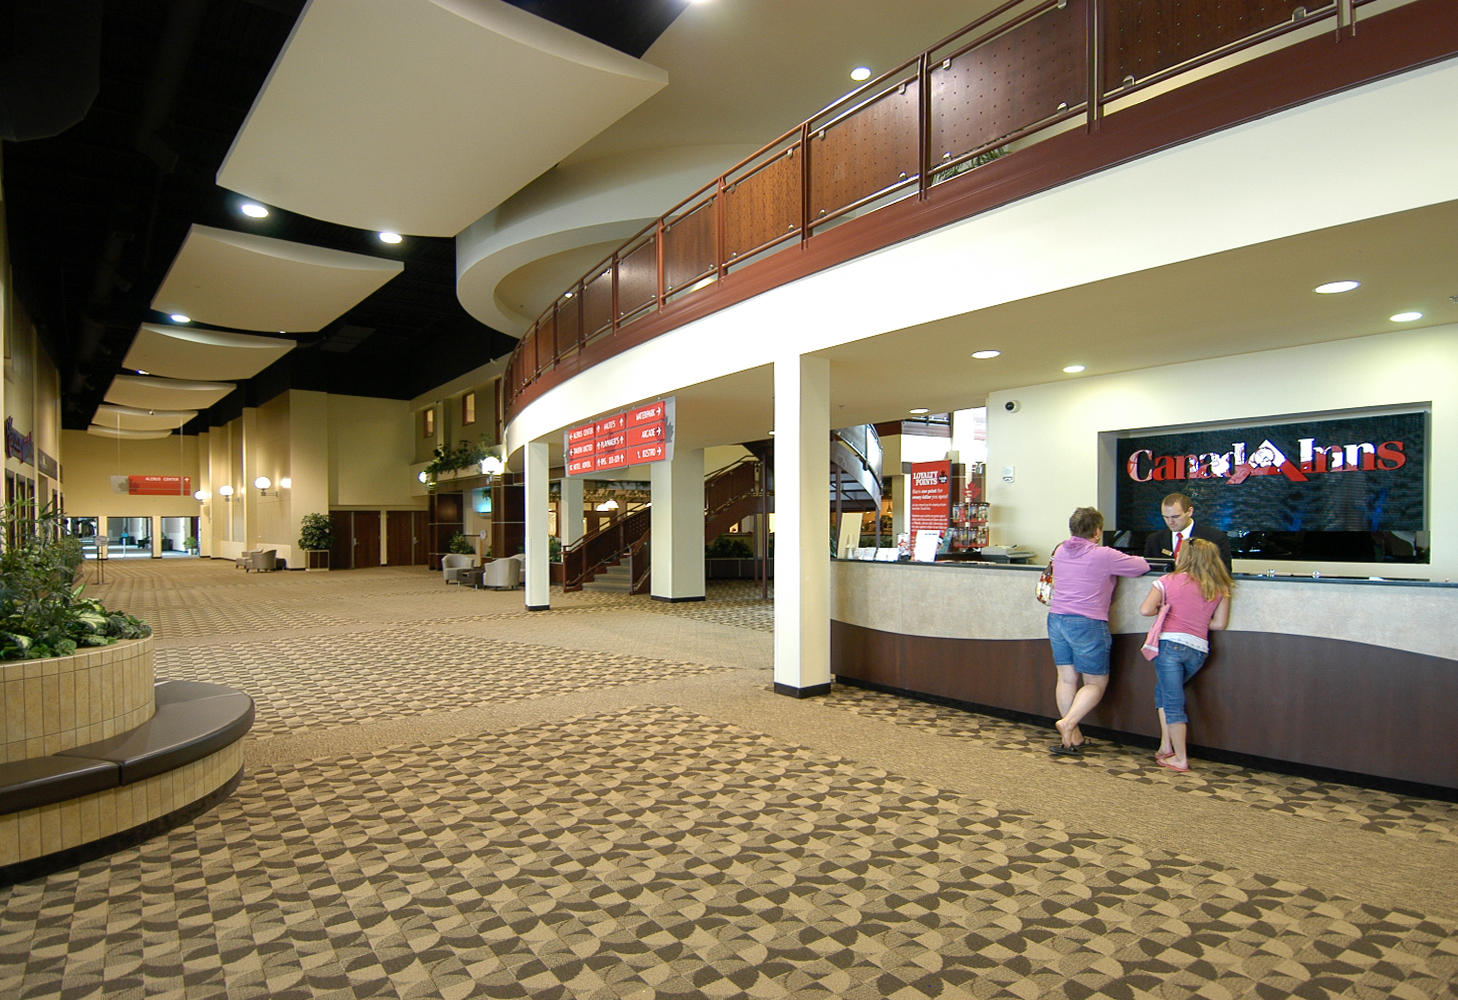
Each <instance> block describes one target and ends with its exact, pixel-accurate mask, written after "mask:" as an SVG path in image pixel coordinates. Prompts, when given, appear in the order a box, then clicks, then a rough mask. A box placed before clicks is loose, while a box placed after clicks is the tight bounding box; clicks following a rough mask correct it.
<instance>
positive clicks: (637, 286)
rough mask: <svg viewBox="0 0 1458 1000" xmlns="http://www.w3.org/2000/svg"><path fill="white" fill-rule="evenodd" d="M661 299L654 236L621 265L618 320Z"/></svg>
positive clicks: (630, 253)
mask: <svg viewBox="0 0 1458 1000" xmlns="http://www.w3.org/2000/svg"><path fill="white" fill-rule="evenodd" d="M657 298H658V238H657V237H656V236H650V237H648V239H646V240H644V241H643V242H642V243H640V244H638V246H637V247H636V248H634V249H633V250H632V251H630V252H629V253H628V254H627V255H626V256H625V257H623V258H621V259H620V260H619V261H618V318H619V319H621V318H623V317H624V316H631V315H632V314H633V313H635V312H637V311H638V310H639V309H642V308H643V307H644V306H646V305H648V304H650V303H652V302H653V301H654V300H656V299H657Z"/></svg>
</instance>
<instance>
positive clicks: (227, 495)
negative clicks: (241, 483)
mask: <svg viewBox="0 0 1458 1000" xmlns="http://www.w3.org/2000/svg"><path fill="white" fill-rule="evenodd" d="M218 496H220V497H222V498H223V502H224V503H232V502H233V487H231V486H228V485H226V484H224V485H223V486H219V487H218Z"/></svg>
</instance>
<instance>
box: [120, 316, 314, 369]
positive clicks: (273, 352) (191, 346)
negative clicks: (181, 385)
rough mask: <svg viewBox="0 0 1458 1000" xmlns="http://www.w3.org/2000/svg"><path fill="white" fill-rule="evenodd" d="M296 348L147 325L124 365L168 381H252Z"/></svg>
mask: <svg viewBox="0 0 1458 1000" xmlns="http://www.w3.org/2000/svg"><path fill="white" fill-rule="evenodd" d="M293 348H294V342H293V341H292V340H280V339H279V338H277V337H254V336H251V335H249V334H246V333H224V332H222V331H220V330H198V329H193V328H190V327H180V326H177V327H174V326H159V325H157V324H155V323H143V324H142V326H141V328H140V329H139V330H138V331H137V337H136V339H135V340H133V341H132V348H131V350H129V351H127V356H126V360H124V361H123V362H122V365H123V367H126V368H131V369H134V370H137V369H139V370H141V371H145V372H150V373H151V374H153V375H163V376H166V377H167V378H181V379H201V380H204V381H215V380H221V379H239V378H252V377H253V376H254V375H257V374H258V373H259V372H261V371H263V369H265V368H267V367H268V366H269V365H271V364H273V363H274V362H275V361H277V360H278V359H279V358H281V357H283V356H284V355H285V354H287V353H288V352H289V351H291V350H293Z"/></svg>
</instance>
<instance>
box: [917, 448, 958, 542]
mask: <svg viewBox="0 0 1458 1000" xmlns="http://www.w3.org/2000/svg"><path fill="white" fill-rule="evenodd" d="M951 516H952V463H951V462H917V463H915V464H913V465H912V466H911V533H912V535H913V537H914V536H915V535H916V533H917V532H918V531H946V530H947V528H948V527H950V526H951Z"/></svg>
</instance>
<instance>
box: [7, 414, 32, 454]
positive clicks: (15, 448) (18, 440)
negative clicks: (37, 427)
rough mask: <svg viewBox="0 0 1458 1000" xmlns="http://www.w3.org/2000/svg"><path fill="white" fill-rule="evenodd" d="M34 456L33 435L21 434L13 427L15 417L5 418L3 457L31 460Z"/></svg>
mask: <svg viewBox="0 0 1458 1000" xmlns="http://www.w3.org/2000/svg"><path fill="white" fill-rule="evenodd" d="M34 456H35V435H34V434H22V433H20V431H18V430H16V429H15V418H14V417H6V418H5V457H6V458H18V459H19V460H20V461H22V462H27V463H28V462H31V461H33V460H34Z"/></svg>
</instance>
